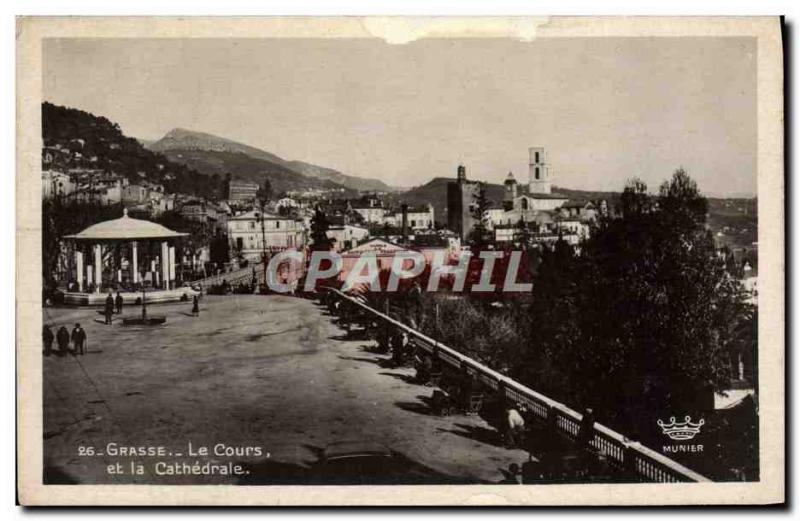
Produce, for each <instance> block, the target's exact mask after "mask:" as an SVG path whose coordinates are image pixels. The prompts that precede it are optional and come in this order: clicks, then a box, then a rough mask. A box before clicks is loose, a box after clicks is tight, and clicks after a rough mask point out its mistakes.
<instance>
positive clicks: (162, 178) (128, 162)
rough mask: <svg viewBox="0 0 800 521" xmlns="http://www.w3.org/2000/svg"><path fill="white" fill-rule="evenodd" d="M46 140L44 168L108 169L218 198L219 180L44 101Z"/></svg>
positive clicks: (104, 123) (98, 120) (92, 118)
mask: <svg viewBox="0 0 800 521" xmlns="http://www.w3.org/2000/svg"><path fill="white" fill-rule="evenodd" d="M42 140H43V142H44V146H45V149H44V150H42V154H43V158H44V155H45V153H47V156H48V159H49V162H48V163H47V164H46V165H43V167H44V168H53V169H62V170H69V169H73V168H90V169H97V170H104V171H106V172H111V173H114V174H117V175H120V176H122V177H127V178H128V179H131V180H133V181H141V180H142V178H144V179H147V180H149V181H152V182H155V183H160V184H162V185H164V187H165V188H166V189H167V191H169V192H182V193H187V194H194V195H201V196H215V195H217V193H218V192H219V189H220V183H219V179H215V178H212V177H207V176H203V175H200V174H199V173H198V172H197V171H195V170H192V169H191V168H189V167H187V166H186V165H184V164H180V163H173V162H172V161H170V160H169V159H168V158H166V157H165V156H163V155H161V154H159V153H157V152H153V151H152V150H148V149H146V148H145V147H144V146H142V143H141V142H140V141H138V140H136V139H134V138H132V137H128V136H126V135H125V134H123V133H122V130H121V129H120V127H119V125H118V124H117V123H114V122H112V121H110V120H108V119H107V118H104V117H102V116H96V115H94V114H91V113H89V112H86V111H83V110H79V109H73V108H68V107H62V106H59V105H53V104H52V103H48V102H44V103H42ZM56 147H57V148H56ZM54 150H60V151H63V152H60V153H54Z"/></svg>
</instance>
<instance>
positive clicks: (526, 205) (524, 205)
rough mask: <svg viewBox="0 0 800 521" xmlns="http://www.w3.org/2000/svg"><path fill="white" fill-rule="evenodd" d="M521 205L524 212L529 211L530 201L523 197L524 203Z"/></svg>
mask: <svg viewBox="0 0 800 521" xmlns="http://www.w3.org/2000/svg"><path fill="white" fill-rule="evenodd" d="M521 205H522V209H523V210H527V209H528V200H527V199H526V198H524V197H523V198H522V201H521Z"/></svg>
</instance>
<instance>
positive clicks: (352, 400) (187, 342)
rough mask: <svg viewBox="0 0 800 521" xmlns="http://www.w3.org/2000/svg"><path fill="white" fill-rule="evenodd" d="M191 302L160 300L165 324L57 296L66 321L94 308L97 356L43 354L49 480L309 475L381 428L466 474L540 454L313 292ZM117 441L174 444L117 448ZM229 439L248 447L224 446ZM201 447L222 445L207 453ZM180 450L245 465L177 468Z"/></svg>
mask: <svg viewBox="0 0 800 521" xmlns="http://www.w3.org/2000/svg"><path fill="white" fill-rule="evenodd" d="M190 308H191V304H169V305H160V306H151V307H149V308H148V313H149V314H163V315H166V316H167V324H166V325H165V326H161V327H154V328H133V327H125V326H122V325H121V321H120V320H118V319H117V320H115V322H114V324H112V325H110V326H107V325H104V324H102V320H101V317H100V316H99V315H98V314H97V311H96V310H92V309H80V308H49V309H46V310H45V323H47V324H50V325H52V326H55V327H53V331H54V332H55V330H56V328H57V326H60V325H61V324H64V325H66V326H68V327H69V328H70V329H71V326H72V325H73V324H74V323H75V322H80V323H81V324H82V325H83V326H84V328H85V329H86V330H87V334H88V338H89V341H88V352H87V354H86V355H84V356H80V357H73V356H71V355H68V356H63V357H62V356H55V355H53V356H49V357H45V358H44V360H43V370H44V432H45V434H44V437H45V440H44V455H45V466H46V469H47V470H46V476H47V477H46V479H47V481H48V482H61V483H159V484H185V483H196V484H203V483H222V484H227V483H240V484H242V483H305V482H306V480H307V473H308V468H309V466H310V465H311V464H312V463H313V462H314V461H315V460H317V459H318V457H319V455H320V451H321V450H322V449H323V448H324V447H325V446H326V445H328V444H330V443H333V442H338V441H343V440H372V441H380V442H381V443H383V444H384V445H386V446H388V447H390V448H391V449H392V450H395V451H398V452H400V453H402V454H404V455H405V456H406V457H408V458H409V459H411V460H412V461H414V462H415V463H417V464H420V465H422V466H424V467H426V468H428V469H430V470H431V471H432V472H434V473H436V474H438V475H441V476H443V477H446V478H447V479H452V480H455V481H457V482H464V483H472V482H476V483H477V482H483V483H486V482H500V481H501V480H502V479H503V477H504V475H503V470H504V469H505V468H507V466H508V465H509V464H510V463H521V462H522V461H524V460H525V459H526V457H527V455H526V453H524V452H522V451H519V450H507V449H505V448H503V447H502V446H501V444H500V440H499V437H498V435H497V433H496V431H495V430H494V429H492V428H491V427H490V426H489V425H487V424H486V423H485V422H484V421H483V420H482V419H480V418H479V417H476V416H450V417H438V416H434V415H432V414H430V412H429V411H428V408H427V406H426V403H425V399H426V398H427V397H429V396H430V394H431V392H432V390H431V388H430V387H425V386H422V385H418V384H415V383H414V382H413V381H412V378H411V377H412V375H413V370H412V369H393V368H387V367H385V364H383V360H384V359H385V358H387V357H386V356H383V355H377V354H374V353H372V352H370V351H369V349H368V347H369V345H370V344H371V343H370V342H369V341H366V340H351V339H349V337H347V336H346V335H345V333H344V331H343V330H342V329H340V328H339V327H338V326H337V325H336V324H335V322H334V321H333V320H332V319H331V317H330V316H328V315H327V312H326V311H325V310H324V309H323V308H322V307H321V306H318V305H316V304H315V303H314V302H312V301H308V300H303V299H296V298H291V297H285V296H266V297H265V296H250V295H247V296H206V297H204V298H203V300H202V301H201V305H200V316H199V318H195V317H192V316H191V314H190V313H189V311H190ZM135 313H138V309H136V308H133V307H131V308H126V309H125V310H124V312H123V315H132V314H135ZM109 443H114V444H116V446H117V447H134V448H135V449H134V450H148V449H150V450H158V449H156V448H157V447H163V448H162V449H161V450H162V451H165V452H164V453H163V454H162V455H155V456H149V455H145V456H141V455H135V456H132V457H131V456H120V455H118V454H116V455H112V454H110V453H109V452H110V451H111V452H113V448H114V446H113V445H112V447H110V448H109V446H108V444H109ZM189 444H191V445H192V451H193V452H194V453H195V454H194V455H190V454H189ZM218 444H224V445H225V446H227V447H230V449H220V448H219V447H218V450H221V451H223V452H224V451H225V450H231V451H233V452H235V454H233V455H231V456H227V455H224V454H223V455H215V454H214V447H215V446H218ZM200 447H207V448H208V450H209V452H210V454H209V455H208V456H203V455H197V451H198V450H199V448H200ZM237 447H238V448H239V449H236V448H237ZM247 447H250V449H249V450H248V449H247ZM256 448H258V451H256ZM255 452H260V455H259V454H255ZM88 453H93V454H88ZM159 462H160V463H162V465H161V468H160V471H159V470H157V468H156V463H159ZM176 462H177V463H179V464H180V463H187V464H188V465H193V464H194V463H195V462H199V463H200V464H203V463H207V462H211V463H214V464H218V465H220V466H223V465H226V464H228V463H231V464H236V465H241V468H242V469H244V470H243V473H241V474H239V475H227V476H226V475H219V474H215V475H205V474H200V475H178V476H172V475H163V472H164V469H165V468H166V467H168V466H170V465H172V464H173V463H176ZM132 463H133V464H134V465H133V466H131V464H132ZM137 465H141V467H138V466H137ZM137 472H138V473H137Z"/></svg>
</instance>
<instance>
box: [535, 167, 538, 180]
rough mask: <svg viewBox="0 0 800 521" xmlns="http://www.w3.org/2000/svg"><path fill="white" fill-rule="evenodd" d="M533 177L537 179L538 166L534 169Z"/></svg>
mask: <svg viewBox="0 0 800 521" xmlns="http://www.w3.org/2000/svg"><path fill="white" fill-rule="evenodd" d="M534 176H535V177H536V179H539V167H538V166H537V167H536V169H534Z"/></svg>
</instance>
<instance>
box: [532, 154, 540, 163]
mask: <svg viewBox="0 0 800 521" xmlns="http://www.w3.org/2000/svg"><path fill="white" fill-rule="evenodd" d="M533 162H534V163H538V162H539V152H536V159H534V160H533Z"/></svg>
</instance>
